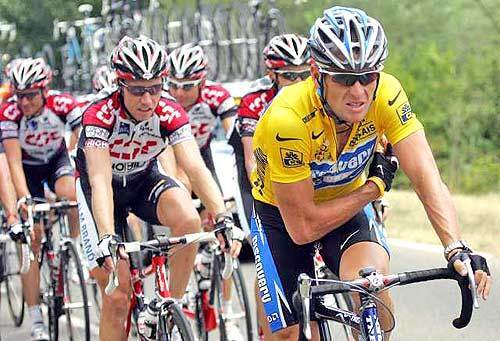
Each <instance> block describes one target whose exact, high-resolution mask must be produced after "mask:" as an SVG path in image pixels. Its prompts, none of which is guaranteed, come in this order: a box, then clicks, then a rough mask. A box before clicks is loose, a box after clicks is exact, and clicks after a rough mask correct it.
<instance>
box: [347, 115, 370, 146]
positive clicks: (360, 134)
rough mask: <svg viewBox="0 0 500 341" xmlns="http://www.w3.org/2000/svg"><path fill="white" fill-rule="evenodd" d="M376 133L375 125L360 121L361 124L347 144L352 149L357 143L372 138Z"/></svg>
mask: <svg viewBox="0 0 500 341" xmlns="http://www.w3.org/2000/svg"><path fill="white" fill-rule="evenodd" d="M376 132H377V128H376V127H375V123H373V122H372V121H368V122H366V121H365V120H363V121H361V123H360V124H359V126H358V129H357V130H356V134H354V136H353V137H352V139H351V142H349V147H354V146H356V145H357V144H358V143H359V141H362V140H364V139H365V138H367V137H369V136H372V135H373V134H375V133H376Z"/></svg>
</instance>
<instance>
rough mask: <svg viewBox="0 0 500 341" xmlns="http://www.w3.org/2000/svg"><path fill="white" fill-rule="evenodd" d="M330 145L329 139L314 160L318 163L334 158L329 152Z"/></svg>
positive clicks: (325, 140) (322, 144)
mask: <svg viewBox="0 0 500 341" xmlns="http://www.w3.org/2000/svg"><path fill="white" fill-rule="evenodd" d="M329 145H330V141H328V140H327V139H324V140H323V143H321V146H320V147H319V149H318V150H317V151H316V152H315V153H314V158H315V159H316V160H318V161H323V160H325V159H330V158H331V157H332V155H331V153H330V151H329V150H328V146H329Z"/></svg>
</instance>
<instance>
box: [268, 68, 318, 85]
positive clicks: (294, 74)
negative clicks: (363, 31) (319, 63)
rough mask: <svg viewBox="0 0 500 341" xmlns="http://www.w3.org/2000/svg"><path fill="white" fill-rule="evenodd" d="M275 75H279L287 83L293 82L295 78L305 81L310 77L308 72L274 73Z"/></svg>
mask: <svg viewBox="0 0 500 341" xmlns="http://www.w3.org/2000/svg"><path fill="white" fill-rule="evenodd" d="M275 72H276V73H277V74H279V75H280V76H281V77H283V78H285V79H286V80H289V81H292V82H293V81H295V80H296V79H297V78H300V79H302V80H304V79H306V78H307V77H309V76H310V75H311V72H310V71H309V70H306V71H275Z"/></svg>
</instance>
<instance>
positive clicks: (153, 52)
mask: <svg viewBox="0 0 500 341" xmlns="http://www.w3.org/2000/svg"><path fill="white" fill-rule="evenodd" d="M111 66H112V68H113V69H114V70H115V72H116V76H117V77H118V78H121V79H138V80H150V79H154V78H159V77H163V76H165V75H166V73H167V52H166V51H165V49H164V48H163V47H162V46H161V45H160V44H158V43H157V42H156V41H154V40H152V39H149V38H148V37H146V36H144V35H141V36H139V37H138V38H135V39H133V38H130V37H128V36H125V37H123V38H122V40H120V42H119V43H118V45H117V46H116V47H115V49H114V50H113V53H112V54H111Z"/></svg>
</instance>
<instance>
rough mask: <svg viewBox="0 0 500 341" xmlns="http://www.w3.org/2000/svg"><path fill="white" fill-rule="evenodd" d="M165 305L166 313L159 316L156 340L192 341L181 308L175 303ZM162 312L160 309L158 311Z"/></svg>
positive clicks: (191, 335)
mask: <svg viewBox="0 0 500 341" xmlns="http://www.w3.org/2000/svg"><path fill="white" fill-rule="evenodd" d="M165 304H169V306H168V307H167V313H165V314H160V317H159V321H158V333H157V335H156V340H158V341H170V340H183V341H194V336H193V332H192V331H191V328H190V326H189V322H188V320H187V318H186V316H185V315H184V314H183V313H182V308H181V307H180V306H179V305H178V304H177V303H165ZM162 310H163V309H160V311H162Z"/></svg>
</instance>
